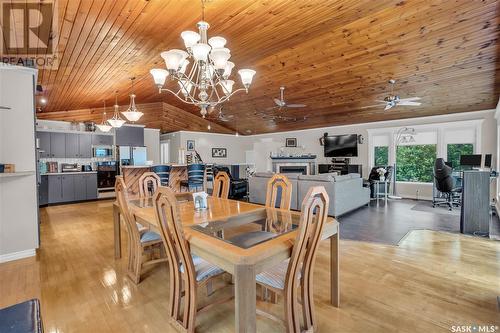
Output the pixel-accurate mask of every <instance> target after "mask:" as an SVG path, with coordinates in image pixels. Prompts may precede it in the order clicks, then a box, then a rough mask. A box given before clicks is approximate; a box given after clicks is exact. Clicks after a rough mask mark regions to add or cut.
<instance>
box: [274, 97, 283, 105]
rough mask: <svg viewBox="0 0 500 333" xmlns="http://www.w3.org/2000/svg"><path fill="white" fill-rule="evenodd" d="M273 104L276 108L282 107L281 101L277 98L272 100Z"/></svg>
mask: <svg viewBox="0 0 500 333" xmlns="http://www.w3.org/2000/svg"><path fill="white" fill-rule="evenodd" d="M274 103H276V105H277V106H283V101H281V100H279V99H277V98H275V99H274Z"/></svg>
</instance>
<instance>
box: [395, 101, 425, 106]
mask: <svg viewBox="0 0 500 333" xmlns="http://www.w3.org/2000/svg"><path fill="white" fill-rule="evenodd" d="M398 105H407V106H419V105H422V103H420V102H408V101H402V102H399V103H398Z"/></svg>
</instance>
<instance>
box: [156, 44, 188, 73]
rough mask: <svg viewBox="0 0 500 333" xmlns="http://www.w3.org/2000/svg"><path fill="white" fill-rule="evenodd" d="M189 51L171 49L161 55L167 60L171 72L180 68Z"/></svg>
mask: <svg viewBox="0 0 500 333" xmlns="http://www.w3.org/2000/svg"><path fill="white" fill-rule="evenodd" d="M187 56H188V53H187V52H186V51H183V50H170V51H166V52H162V53H161V57H162V58H163V59H164V60H165V65H166V66H167V69H168V71H169V72H173V73H175V72H177V70H179V67H180V65H181V64H182V63H183V62H184V59H186V58H187Z"/></svg>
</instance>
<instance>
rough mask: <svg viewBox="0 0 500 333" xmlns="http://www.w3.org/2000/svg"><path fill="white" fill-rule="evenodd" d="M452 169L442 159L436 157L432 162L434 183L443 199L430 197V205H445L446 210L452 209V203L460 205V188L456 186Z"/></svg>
mask: <svg viewBox="0 0 500 333" xmlns="http://www.w3.org/2000/svg"><path fill="white" fill-rule="evenodd" d="M452 173H453V169H452V168H450V167H449V166H448V165H446V164H445V162H444V159H442V158H437V159H436V162H435V163H434V184H435V185H436V189H437V190H438V191H439V192H440V193H441V194H442V196H441V197H444V200H436V198H433V199H432V207H436V206H439V205H447V206H448V210H453V205H456V206H458V205H460V201H459V197H460V193H461V192H462V188H460V187H457V186H456V184H455V183H456V181H455V178H453V176H452Z"/></svg>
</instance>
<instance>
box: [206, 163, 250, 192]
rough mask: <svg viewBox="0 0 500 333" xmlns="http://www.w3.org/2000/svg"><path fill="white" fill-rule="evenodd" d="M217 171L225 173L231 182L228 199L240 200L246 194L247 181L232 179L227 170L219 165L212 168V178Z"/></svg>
mask: <svg viewBox="0 0 500 333" xmlns="http://www.w3.org/2000/svg"><path fill="white" fill-rule="evenodd" d="M219 171H224V172H226V173H227V174H228V176H229V179H230V181H231V182H230V186H229V199H241V198H243V197H244V196H245V195H246V194H247V190H248V181H247V180H246V179H241V178H234V177H233V176H232V175H231V171H230V170H229V168H228V167H226V166H221V165H215V166H214V167H213V173H214V177H215V176H217V172H219Z"/></svg>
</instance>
